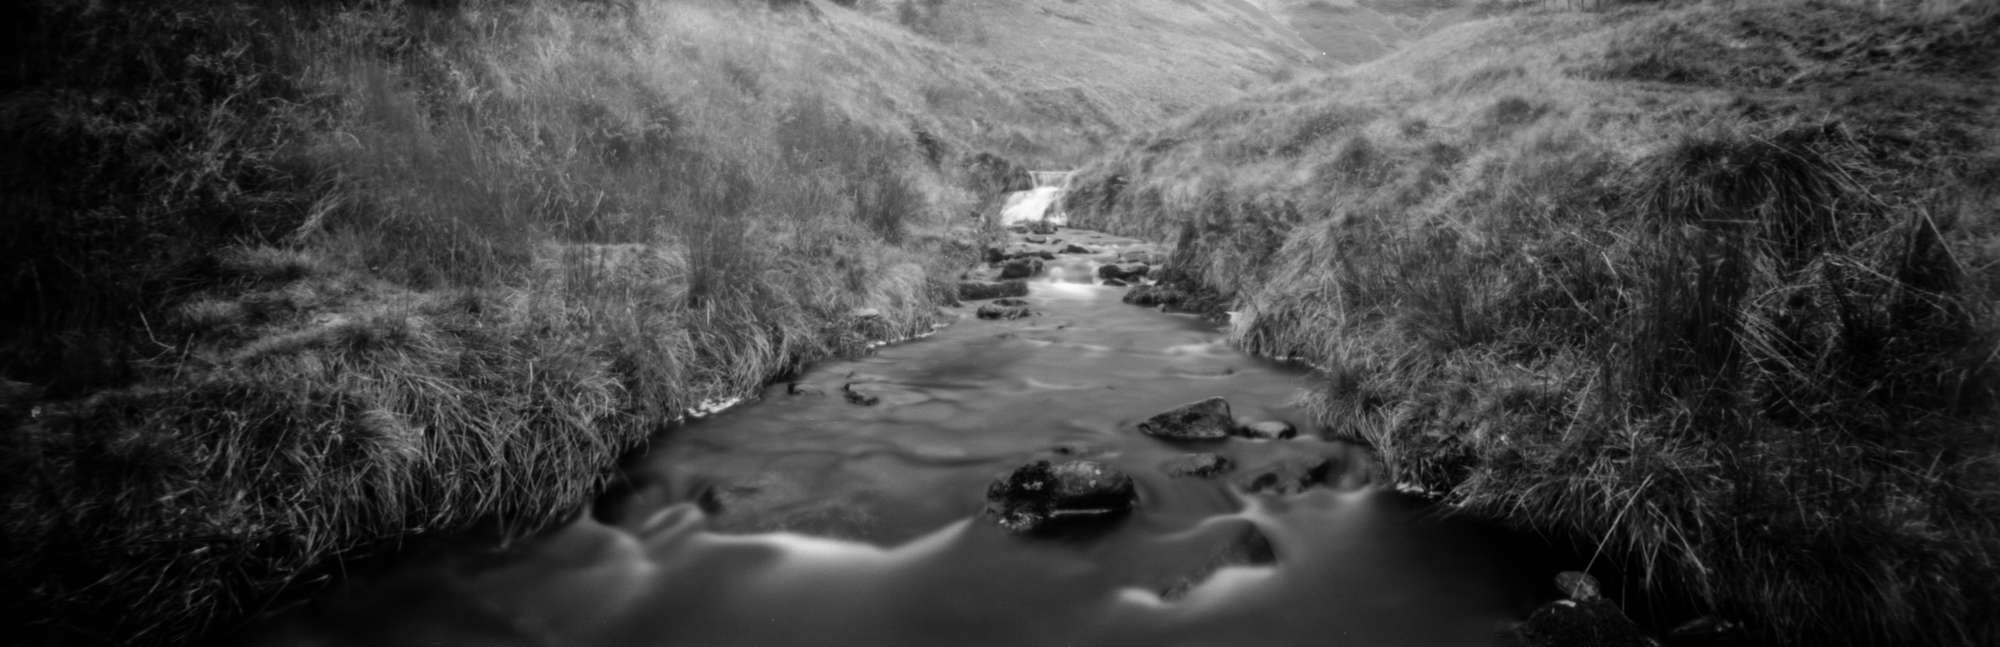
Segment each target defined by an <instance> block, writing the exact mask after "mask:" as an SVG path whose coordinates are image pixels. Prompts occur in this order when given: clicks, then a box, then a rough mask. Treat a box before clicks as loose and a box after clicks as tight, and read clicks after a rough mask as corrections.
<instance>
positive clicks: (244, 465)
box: [0, 0, 1107, 643]
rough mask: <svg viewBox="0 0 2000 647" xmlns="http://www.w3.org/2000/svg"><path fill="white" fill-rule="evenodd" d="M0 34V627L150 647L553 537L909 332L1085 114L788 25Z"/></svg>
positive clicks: (955, 70)
mask: <svg viewBox="0 0 2000 647" xmlns="http://www.w3.org/2000/svg"><path fill="white" fill-rule="evenodd" d="M3 11H4V14H5V15H4V16H0V18H4V19H0V24H4V25H5V27H4V28H0V29H4V30H5V32H6V35H7V38H6V39H5V45H0V47H4V48H5V49H6V55H7V57H8V59H7V60H8V61H9V62H10V63H9V64H8V65H7V66H5V68H4V71H0V75H4V81H0V83H4V87H5V88H6V94H5V97H4V99H0V115H4V118H0V140H4V142H5V143H4V145H0V151H4V152H0V181H4V185H0V196H4V201H5V205H6V208H5V211H6V212H7V214H8V215H7V217H6V219H5V220H4V221H0V256H4V257H6V258H8V259H10V260H9V263H8V266H7V269H6V273H5V274H4V277H3V278H4V281H3V282H0V289H4V290H5V295H4V297H0V301H4V302H5V303H7V304H8V307H7V308H4V309H0V310H4V314H0V378H4V381H0V385H4V389H0V391H4V392H0V425H4V426H5V427H6V428H7V432H6V433H5V434H4V435H0V463H4V464H0V471H4V473H6V474H7V475H8V476H7V477H6V480H5V481H4V487H0V502H4V505H5V509H6V511H7V513H6V516H5V521H4V529H0V535H4V539H0V552H4V553H5V557H4V558H0V565H3V568H4V570H0V572H4V574H5V579H6V580H7V581H8V582H9V583H10V584H9V586H7V587H6V591H5V594H4V596H3V597H0V616H4V617H6V618H9V619H11V620H13V621H15V623H20V626H9V627H7V629H6V634H7V635H8V636H9V637H10V638H11V639H15V640H20V641H25V642H56V643H95V642H110V643H128V642H161V643H165V642H180V641H183V640H186V639H189V638H191V637H195V636H200V635H203V634H205V633H209V632H212V631H215V630H219V629H226V628H227V627H228V626H229V624H230V623H231V622H233V621H235V620H237V619H240V618H242V617H243V616H244V615H245V614H246V613H249V612H253V611H255V610H258V609H262V608H266V607H267V606H268V605H271V604H273V603H274V602H275V601H277V600H280V599H282V598H283V596H284V595H285V594H286V593H287V592H298V591H302V590H309V589H311V588H312V587H313V586H315V585H317V584H319V583H321V582H324V581H325V580H326V579H327V577H328V573H329V572H332V571H334V570H337V567H338V565H339V564H340V563H341V562H342V561H343V560H349V559H353V558H355V557H358V556H362V555H367V554H372V553H377V552H381V551H389V550H393V549H394V548H395V547H396V546H397V545H399V544H400V543H402V542H405V541H409V540H412V539H413V538H416V537H421V536H426V535H439V534H449V533H455V532H461V531H463V530H465V529H468V528H473V527H484V528H489V529H493V530H496V531H497V532H499V533H500V534H501V535H502V536H515V535H519V534H522V533H526V532H530V531H532V530H534V529H536V528H538V527H540V526H542V525H544V524H545V523H547V522H549V521H551V520H554V519H557V518H559V517H561V516H562V515H564V514H567V513H569V512H570V511H573V510H575V509H576V508H577V506H578V505H579V504H580V503H581V502H583V501H585V500H586V499H587V497H589V496H590V495H591V494H592V493H593V492H594V491H595V490H596V488H598V486H599V485H600V484H601V482H602V480H603V478H604V476H605V474H606V471H607V470H608V469H609V468H610V467H611V465H612V463H613V461H614V459H615V458H616V457H617V456H618V455H620V454H621V453H622V452H624V451H626V450H627V449H629V448H631V447H634V446H635V445H636V444H638V443H640V442H642V441H643V440H644V439H645V438H646V437H647V435H648V434H649V433H650V432H652V431H654V430H656V429H659V428H660V427H661V426H662V425H665V424H668V423H670V422H672V421H673V420H676V419H678V418H679V417H681V416H682V415H683V413H684V412H686V411H688V410H689V409H692V408H696V407H698V406H700V405H701V404H702V403H703V402H706V401H710V400H713V399H717V398H722V397H727V396H732V395H737V394H742V393H745V392H746V391H747V390H748V389H751V388H753V387H755V386H757V385H758V384H760V383H762V382H763V381H764V380H767V379H770V378H771V377H773V376H775V375H778V374H781V373H783V372H786V371H791V370H795V369H796V368H797V367H799V366H800V365H802V364H804V363H807V362H811V361H814V360H816V359H818V358H823V357H827V356H830V355H834V354H841V353H850V352H856V351H858V350H859V349H860V348H861V347H862V346H863V344H864V343H865V342H867V341H869V340H879V339H885V338H893V337H898V336H902V335H907V334H909V333H911V332H914V331H919V330H923V329H925V328H926V327H927V326H928V325H929V324H930V322H931V321H932V320H933V318H934V317H935V312H936V311H935V306H937V305H938V304H940V303H942V302H944V301H947V300H949V299H951V298H952V297H951V295H950V291H949V290H947V289H945V286H947V285H948V284H947V283H945V279H946V278H948V276H949V275H950V274H952V273H953V272H954V271H955V269H956V267H957V264H958V263H961V262H965V261H969V260H970V259H971V254H972V252H973V251H974V250H973V248H972V247H971V246H970V245H969V244H968V243H967V242H966V241H965V238H966V237H968V236H971V235H973V234H974V233H975V232H967V231H965V228H966V226H967V225H966V223H968V222H970V221H969V220H968V219H967V218H966V217H967V216H968V215H970V214H972V213H975V212H977V211H979V210H981V209H984V208H989V207H990V206H991V205H990V204H988V203H987V201H988V200H991V199H992V198H993V197H995V196H997V194H998V192H999V191H1001V190H1003V189H1006V188H1009V187H1010V186H1018V185H1021V184H1022V183H1025V182H1026V178H1025V177H1024V176H1023V175H1022V174H1020V173H1019V172H1018V170H1019V169H1018V167H1017V166H1014V163H1013V162H1011V161H1010V160H1018V161H1022V162H1033V161H1035V160H1037V159H1040V158H1042V157H1044V156H1047V157H1054V158H1062V157H1069V156H1074V155H1075V154H1076V153H1075V148H1074V147H1075V146H1076V144H1075V143H1074V139H1075V138H1074V137H1071V136H1068V135H1067V134H1062V133H1058V134H1056V135H1043V134H1041V133H1042V131H1041V130H1040V128H1041V125H1042V124H1045V123H1062V124H1072V125H1073V130H1079V131H1090V132H1096V131H1095V130H1092V129H1101V128H1103V127H1104V125H1103V123H1104V122H1105V121H1107V120H1106V119H1103V118H1101V117H1100V116H1098V115H1097V114H1096V112H1097V111H1099V110H1101V108H1099V107H1093V106H1087V105H1084V104H1082V103H1077V102H1066V101H1061V100H1048V99H1042V100H1027V99H1022V98H1019V97H1016V96H1015V95H1014V94H1013V93H1011V92H1009V91H1007V89H1006V88H1005V87H1003V86H1002V85H1001V84H1000V83H999V82H998V81H995V80H993V79H991V78H990V77H987V76H985V75H984V74H982V73H981V72H980V70H979V69H978V67H977V66H976V65H975V64H974V63H973V62H971V61H968V60H966V59H964V58H963V57H961V56H959V55H957V54H956V53H954V52H952V51H951V50H950V49H948V48H945V47H941V46H939V45H938V44H937V43H935V42H933V41H930V40H927V39H923V38H919V37H916V36H913V35H912V34H910V33H909V32H908V31H906V30H904V29H902V28H900V27H898V26H896V25H894V24H888V23H883V22H881V21H877V20H872V19H869V18H866V17H865V16H861V15H858V14H854V13H852V12H845V11H828V10H825V9H824V8H822V7H820V6H819V5H816V4H812V3H806V4H803V5H799V4H789V5H786V6H784V7H781V8H779V9H771V8H769V7H768V6H767V5H766V3H761V2H758V3H748V4H737V3H707V2H700V1H686V2H672V3H666V2H657V3H656V2H640V3H630V2H627V3H616V2H612V3H605V2H555V1H553V0H550V1H538V0H518V1H504V0H466V1H463V2H450V3H420V2H399V1H395V0H388V1H368V2H363V1H358V0H357V1H355V2H345V3H307V2H285V1H281V0H239V1H236V2H197V1H194V0H185V1H181V0H176V1H167V2H149V3H101V2H84V1H82V0H37V1H33V2H25V3H13V4H10V5H9V8H8V9H5V10H3ZM12 624H13V623H10V625H12Z"/></svg>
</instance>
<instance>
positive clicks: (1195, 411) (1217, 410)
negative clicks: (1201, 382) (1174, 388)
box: [1139, 398, 1236, 440]
mask: <svg viewBox="0 0 2000 647" xmlns="http://www.w3.org/2000/svg"><path fill="white" fill-rule="evenodd" d="M1235 427H1236V421H1235V420H1233V419H1231V418H1230V417H1229V401H1227V400H1224V399H1222V398H1209V399H1206V400H1202V401H1200V402H1193V403H1189V404H1184V405H1181V406H1179V407H1175V408H1174V409H1173V410H1172V411H1168V412H1165V413H1161V414H1159V415H1156V416H1153V417H1151V418H1147V419H1146V421H1145V422H1141V423H1139V432H1140V433H1143V434H1146V435H1148V436H1152V437H1154V438H1165V439H1167V440H1221V439H1223V438H1228V437H1229V432H1230V431H1231V430H1232V429H1235Z"/></svg>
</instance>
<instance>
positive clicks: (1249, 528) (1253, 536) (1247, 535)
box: [1159, 524, 1278, 600]
mask: <svg viewBox="0 0 2000 647" xmlns="http://www.w3.org/2000/svg"><path fill="white" fill-rule="evenodd" d="M1276 561H1278V552H1277V550H1276V549H1275V548H1273V547H1272V546H1271V539H1270V538H1269V537H1266V536H1264V533H1263V531H1260V530H1258V529H1257V526H1256V525H1253V524H1244V525H1243V530H1242V531H1241V532H1238V533H1237V534H1236V536H1235V537H1234V538H1232V539H1231V540H1230V541H1229V542H1228V543H1227V544H1224V545H1222V546H1220V547H1218V548H1217V549H1216V550H1215V551H1214V552H1211V553H1209V555H1208V558H1207V559H1205V560H1203V561H1201V562H1200V563H1198V564H1196V565H1195V567H1194V569H1193V570H1190V571H1188V572H1187V573H1184V574H1182V575H1180V576H1179V577H1176V578H1174V579H1173V580H1171V581H1169V582H1168V583H1167V584H1166V585H1165V586H1162V587H1159V594H1160V599H1162V600H1178V599H1181V598H1184V597H1187V594H1188V592H1189V591H1192V590H1194V587H1197V586H1200V585H1201V583H1202V582H1204V581H1206V580H1208V578H1209V577H1212V576H1214V575H1215V572H1216V571H1219V570H1222V569H1223V568H1225V567H1229V566H1252V565H1260V564H1270V563H1273V562H1276Z"/></svg>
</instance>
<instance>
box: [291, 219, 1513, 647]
mask: <svg viewBox="0 0 2000 647" xmlns="http://www.w3.org/2000/svg"><path fill="white" fill-rule="evenodd" d="M1110 249H1114V250H1115V249H1117V248H1115V247H1112V248H1110ZM1088 262H1089V261H1086V263H1084V264H1087V263H1088ZM1079 266H1081V265H1079ZM1065 267H1066V266H1065ZM1032 290H1033V293H1032V294H1031V295H1030V300H1031V301H1032V302H1033V303H1034V307H1035V309H1036V310H1037V312H1039V313H1040V314H1041V316H1038V317H1033V318H1029V319H1024V320H1016V321H1004V322H1001V321H982V320H974V319H970V318H966V319H962V320H961V321H960V322H959V323H958V324H956V325H953V326H951V327H949V328H946V329H943V330H940V331H938V332H937V333H936V334H935V335H933V336H931V337H929V338H926V339H922V340H918V341H911V342H908V343H902V344H896V345H891V346H886V347H883V348H881V349H879V350H878V351H877V352H876V353H875V354H874V355H872V356H870V357H864V358H859V359H856V360H852V361H843V362H830V363H827V364H825V365H822V366H819V367H816V368H814V369H813V370H811V371H808V372H807V373H806V374H805V375H802V376H799V380H798V381H799V382H801V383H805V384H809V385H813V386H815V387H817V388H818V390H819V391H820V392H821V393H822V395H790V394H788V391H787V390H786V388H785V387H784V386H783V385H779V386H775V387H773V388H772V389H771V390H767V391H766V392H765V393H764V394H763V397H762V398H761V399H757V400H755V401H753V402H751V403H749V404H745V405H743V406H739V407H735V408H732V409H729V410H728V411H726V412H723V413H721V414H718V415H714V416H712V417H709V418H705V419H702V420H700V421H697V422H693V423H690V424H687V425H686V426H684V427H682V428H680V429H676V430H674V431H672V432H670V433H669V434H668V435H667V436H665V437H664V439H663V441H662V442H661V443H660V444H659V446H658V447H656V448H655V449H654V450H653V451H652V452H651V453H650V454H647V455H645V456H641V457H636V458H634V459H633V460H632V461H630V464H629V465H628V466H627V467H626V468H625V470H624V482H623V484H622V486H621V488H620V493H619V494H617V495H614V496H607V497H605V499H604V500H602V501H599V502H598V504H597V506H596V510H597V514H596V515H594V516H593V515H581V516H579V518H577V519H576V520H575V521H573V522H571V523H570V524H568V525H566V526H564V527H562V528H559V529H556V530H554V531H552V532H550V533H548V534H547V535H545V536H543V537H540V538H538V539H536V540H533V541H528V542H524V543H523V544H521V545H519V546H517V547H515V548H513V549H510V550H507V551H504V552H500V553H497V554H496V553H490V552H486V551H481V550H463V551H456V552H446V553H445V554H442V555H436V556H426V557H423V558H421V559H412V560H410V563H409V564H407V565H405V566H402V567H399V568H398V569H397V570H394V571H392V572H389V573H385V574H382V575H380V576H377V577H372V578H368V579H366V580H357V581H354V582H351V583H349V585H348V586H347V588H346V590H345V591H343V592H339V593H336V594H335V595H332V596H328V597H327V598H325V599H323V600H321V601H319V602H318V603H316V604H315V605H313V606H312V607H310V608H309V609H305V610H301V611H299V612H297V613H293V614H290V615H288V616H285V617H283V618H281V619H279V620H277V621H276V622H274V623H273V624H272V625H271V626H270V627H268V628H267V629H266V630H265V632H264V633H263V634H260V637H259V639H258V640H254V641H252V642H254V643H263V644H313V645H421V644H482V645H485V644H493V645H509V644H518V645H551V644H564V645H569V644H575V645H701V646H727V645H831V644H866V645H879V646H896V645H943V644H951V645H1050V644H1074V645H1106V646H1114V647H1115V646H1122V645H1145V646H1147V647H1158V646H1161V645H1296V644H1329V645H1341V644H1349V645H1369V646H1385V645H1386V646H1393V645H1461V644H1462V645H1476V644H1487V643H1488V642H1489V635H1490V631H1489V630H1490V628H1491V627H1492V624H1493V623H1494V622H1497V621H1499V620H1501V619H1503V618H1505V617H1509V616H1510V615H1511V616H1518V615H1519V614H1520V613H1521V611H1522V609H1523V607H1525V606H1528V605H1530V604H1532V602H1533V600H1532V597H1533V595H1534V591H1535V587H1536V586H1537V585H1538V584H1539V582H1540V581H1541V579H1542V578H1543V576H1544V574H1545V571H1544V570H1543V569H1541V568H1539V567H1535V566H1533V565H1531V564H1525V563H1523V562H1524V560H1521V559H1519V558H1518V557H1517V556H1516V555H1515V554H1513V553H1506V552H1503V547H1502V544H1501V542H1497V541H1495V540H1494V538H1493V536H1491V535H1490V534H1489V532H1490V531H1488V530H1486V529H1482V528H1478V527H1474V526H1469V525H1464V524H1459V523H1455V522H1446V521H1442V520H1438V519H1433V518H1431V517H1430V516H1429V515H1428V514H1427V513H1426V511H1425V509H1424V508H1422V507H1421V506H1419V505H1416V504H1414V503H1412V501H1413V499H1409V498H1406V497H1404V496H1402V495H1399V494H1396V493H1394V492H1392V491H1385V490H1381V489H1377V488H1373V487H1370V486H1369V485H1368V483H1369V474H1370V473H1371V470H1372V469H1373V467H1372V465H1373V462H1372V460H1371V459H1370V458H1368V457H1367V455H1366V454H1365V452H1364V451H1363V450H1360V449H1358V448H1356V447H1353V446H1349V445H1345V444H1341V443H1336V442H1329V441H1324V440H1320V439H1317V438H1312V437H1310V436H1309V435H1308V437H1304V438H1300V439H1295V440H1288V441H1275V442H1251V441H1247V440H1242V439H1231V440H1227V441H1220V442H1214V443H1207V444H1204V445H1201V446H1199V447H1182V446H1174V445H1169V444H1166V443H1164V442H1161V441H1159V440H1156V439H1152V438H1149V437H1145V436H1143V435H1141V434H1139V433H1137V432H1136V431H1135V430H1134V425H1135V424H1136V423H1137V422H1138V421H1139V420H1143V419H1144V418H1146V417H1147V416H1150V415H1152V414H1154V413H1157V412H1159V411H1162V410H1165V409H1166V408H1168V407H1171V406H1174V405H1176V404H1180V403H1184V402H1190V401H1194V400H1199V399H1202V398H1206V397H1210V396H1221V397H1225V398H1227V399H1228V400H1229V401H1230V402H1231V404H1232V406H1233V408H1234V410H1235V412H1236V413H1237V414H1238V415H1242V416H1250V417H1255V418H1260V419H1276V420H1286V421H1288V422H1292V423H1294V424H1300V423H1304V422H1307V421H1306V420H1305V419H1304V417H1303V416H1301V415H1300V414H1299V412H1297V411H1295V410H1293V409H1292V408H1291V407H1290V406H1289V404H1288V403H1289V402H1290V401H1291V400H1292V396H1293V395H1294V393H1295V391H1296V389H1297V385H1298V381H1299V376H1300V369H1299V368H1297V367H1293V366H1287V365H1283V364H1279V363H1275V362H1267V361H1263V360H1258V359H1255V358H1250V357H1246V356H1243V355H1241V354H1239V353H1237V352H1236V351H1235V350H1233V349H1231V348H1230V347H1229V346H1228V345H1227V343H1226V341H1225V340H1224V339H1223V338H1222V335H1220V334H1219V333H1218V332H1217V331H1216V330H1215V329H1214V328H1213V327H1211V326H1209V325H1208V324H1205V323H1202V322H1200V321H1199V320H1198V319H1196V318H1193V317H1188V316H1181V315H1169V314H1163V313H1160V312H1157V311H1153V310H1150V309H1145V308H1134V307H1126V306H1124V305H1122V304H1118V303H1117V297H1118V295H1119V294H1120V293H1121V292H1120V290H1118V289H1116V288H1108V287H1100V286H1095V285H1090V284H1086V283H1080V282H1079V283H1071V282H1062V281H1036V282H1034V283H1033V284H1032ZM849 384H852V385H853V386H854V388H857V389H862V390H865V391H866V392H868V393H870V394H873V395H877V396H880V397H881V399H882V400H881V402H880V403H879V404H877V405H876V406H856V405H853V404H849V403H848V402H846V401H845V399H844V398H842V397H840V394H839V390H840V389H841V388H842V387H843V386H845V385H849ZM1301 427H1302V428H1304V425H1301ZM1188 451H1213V452H1218V453H1222V454H1225V455H1228V456H1230V457H1231V458H1232V459H1234V462H1235V464H1236V465H1237V466H1238V467H1237V468H1236V470H1237V471H1236V472H1231V473H1225V474H1223V475H1221V476H1218V477H1216V478H1214V479H1200V478H1174V477H1171V476H1169V475H1168V474H1167V473H1166V472H1165V471H1164V470H1163V469H1162V467H1161V466H1162V465H1164V464H1165V463H1167V462H1169V461H1171V460H1173V459H1174V458H1176V457H1178V456H1181V455H1182V454H1184V453H1186V452H1188ZM1065 456H1083V457H1089V458H1093V459H1096V460H1101V461H1105V462H1107V463H1109V464H1111V465H1113V466H1115V467H1116V468H1117V469H1119V470H1121V471H1124V472H1126V473H1128V474H1130V475H1131V476H1132V477H1133V479H1134V481H1135V485H1136V486H1137V491H1138V493H1139V498H1140V505H1139V507H1138V509H1137V510H1136V511H1134V512H1133V513H1132V514H1131V515H1129V516H1127V517H1126V518H1124V519H1122V520H1120V521H1119V522H1118V523H1116V524H1113V525H1111V526H1109V527H1108V528H1104V529H1101V530H1098V531H1095V532H1089V533H1076V534H1072V535H1068V536H1059V537H1047V538H1022V537H1016V536H1013V535H1010V534H1008V533H1006V532H1004V531H1002V530H999V529H998V528H996V527H995V526H993V525H992V524H989V523H984V522H982V521H979V520H977V518H976V515H977V514H978V511H979V509H980V507H981V504H982V502H983V501H982V497H983V493H984V491H985V487H986V485H987V484H988V483H990V482H991V481H992V480H993V479H994V478H995V477H996V476H998V475H1000V474H1004V473H1006V472H1007V471H1008V470H1011V469H1012V468H1013V467H1015V466H1017V465H1019V464H1021V463H1022V462H1024V461H1028V460H1034V459H1038V458H1058V457H1065ZM1300 458H1304V459H1308V460H1319V459H1325V460H1329V461H1331V462H1332V464H1333V465H1334V466H1335V468H1334V473H1333V475H1332V476H1330V477H1329V478H1328V480H1329V481H1330V482H1331V483H1332V484H1331V485H1330V486H1328V487H1320V488H1315V489H1311V490H1308V491H1306V492H1304V493H1302V494H1297V495H1293V496H1290V497H1270V496H1264V495H1244V494H1241V493H1240V492H1238V491H1236V490H1234V489H1232V486H1231V485H1230V484H1231V483H1233V482H1236V481H1237V479H1239V478H1240V477H1243V476H1244V472H1245V471H1247V470H1255V469H1259V466H1262V465H1266V464H1273V463H1277V462H1281V461H1285V460H1297V459H1300ZM600 519H602V520H603V521H600ZM1250 539H1255V540H1256V542H1260V545H1263V546H1265V548H1263V549H1262V550H1264V551H1267V552H1268V558H1267V559H1263V562H1264V563H1255V562H1257V561H1258V560H1255V559H1253V560H1250V562H1251V563H1245V562H1243V561H1242V560H1239V559H1235V558H1234V557H1231V556H1232V555H1234V556H1240V555H1243V554H1251V553H1256V552H1257V551H1250V552H1249V553H1245V552H1244V551H1243V550H1239V549H1241V548H1242V546H1241V545H1239V544H1240V542H1244V541H1249V540H1250Z"/></svg>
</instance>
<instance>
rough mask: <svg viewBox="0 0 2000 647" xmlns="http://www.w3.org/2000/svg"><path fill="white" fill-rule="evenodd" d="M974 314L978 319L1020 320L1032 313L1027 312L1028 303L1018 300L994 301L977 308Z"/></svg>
mask: <svg viewBox="0 0 2000 647" xmlns="http://www.w3.org/2000/svg"><path fill="white" fill-rule="evenodd" d="M974 314H976V315H978V316H979V318H980V319H1020V318H1022V317H1026V316H1029V315H1032V314H1034V312H1032V311H1030V310H1028V302H1026V301H1022V300H1020V299H994V300H993V301H992V302H991V303H987V304H985V305H982V306H979V310H978V311H977V312H975V313H974Z"/></svg>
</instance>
